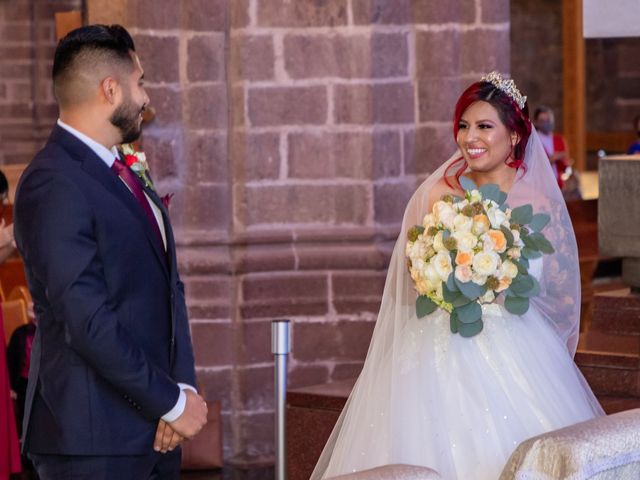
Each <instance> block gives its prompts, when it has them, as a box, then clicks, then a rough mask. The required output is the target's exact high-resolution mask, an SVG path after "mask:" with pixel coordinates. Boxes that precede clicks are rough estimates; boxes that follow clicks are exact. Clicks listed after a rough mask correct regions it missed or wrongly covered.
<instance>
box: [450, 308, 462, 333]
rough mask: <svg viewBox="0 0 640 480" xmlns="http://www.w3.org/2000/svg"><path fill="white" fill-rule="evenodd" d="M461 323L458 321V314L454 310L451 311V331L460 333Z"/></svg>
mask: <svg viewBox="0 0 640 480" xmlns="http://www.w3.org/2000/svg"><path fill="white" fill-rule="evenodd" d="M459 325H460V322H458V314H457V312H456V311H455V310H454V311H453V312H451V315H449V327H450V328H451V333H458V327H459Z"/></svg>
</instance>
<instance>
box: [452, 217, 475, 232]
mask: <svg viewBox="0 0 640 480" xmlns="http://www.w3.org/2000/svg"><path fill="white" fill-rule="evenodd" d="M472 226H473V219H472V218H470V217H467V216H466V215H462V214H461V213H459V214H457V215H456V216H455V217H453V228H454V229H455V231H457V232H470V231H471V227H472Z"/></svg>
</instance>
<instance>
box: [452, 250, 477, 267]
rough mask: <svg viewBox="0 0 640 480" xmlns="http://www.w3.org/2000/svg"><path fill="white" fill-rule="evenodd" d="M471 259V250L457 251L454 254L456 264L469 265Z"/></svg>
mask: <svg viewBox="0 0 640 480" xmlns="http://www.w3.org/2000/svg"><path fill="white" fill-rule="evenodd" d="M472 261H473V255H472V254H471V252H458V253H457V254H456V265H460V266H464V267H466V266H469V265H471V262H472Z"/></svg>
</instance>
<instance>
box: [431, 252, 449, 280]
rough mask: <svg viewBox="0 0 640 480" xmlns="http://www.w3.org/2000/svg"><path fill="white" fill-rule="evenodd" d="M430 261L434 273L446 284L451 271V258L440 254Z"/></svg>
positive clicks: (442, 253) (446, 254)
mask: <svg viewBox="0 0 640 480" xmlns="http://www.w3.org/2000/svg"><path fill="white" fill-rule="evenodd" d="M432 261H433V267H434V268H435V269H436V272H438V276H439V277H440V280H442V281H443V282H446V281H447V278H449V274H451V272H452V271H453V267H452V266H451V256H449V254H448V253H446V252H440V253H438V254H437V255H436V256H435V257H433V260H432Z"/></svg>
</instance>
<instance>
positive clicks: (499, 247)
mask: <svg viewBox="0 0 640 480" xmlns="http://www.w3.org/2000/svg"><path fill="white" fill-rule="evenodd" d="M487 235H489V238H490V239H491V242H492V243H493V247H494V248H495V250H496V252H500V253H502V252H504V251H505V250H506V249H507V239H506V238H505V237H504V233H502V232H501V231H500V230H489V231H488V232H487Z"/></svg>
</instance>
